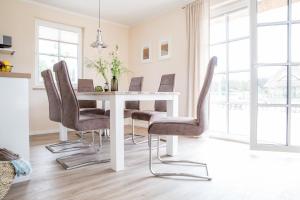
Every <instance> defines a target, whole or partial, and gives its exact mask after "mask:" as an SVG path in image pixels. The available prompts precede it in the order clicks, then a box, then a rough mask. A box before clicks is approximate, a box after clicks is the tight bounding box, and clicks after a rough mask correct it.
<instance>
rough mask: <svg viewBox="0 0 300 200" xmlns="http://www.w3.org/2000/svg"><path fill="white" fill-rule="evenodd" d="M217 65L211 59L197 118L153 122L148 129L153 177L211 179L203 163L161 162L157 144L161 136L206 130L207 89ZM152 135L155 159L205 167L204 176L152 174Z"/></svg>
mask: <svg viewBox="0 0 300 200" xmlns="http://www.w3.org/2000/svg"><path fill="white" fill-rule="evenodd" d="M216 65H217V57H213V58H211V60H210V62H209V64H208V68H207V72H206V77H205V80H204V83H203V87H202V89H201V92H200V95H199V99H198V105H197V118H196V119H193V118H180V117H179V118H171V117H170V118H164V119H160V120H158V121H154V122H153V123H152V124H151V125H150V126H149V129H148V133H149V169H150V172H151V173H152V174H153V175H155V176H187V177H194V178H200V179H204V180H211V178H210V177H209V176H208V170H207V165H206V164H204V163H198V162H192V161H170V160H168V161H167V160H162V159H161V158H160V155H159V148H160V145H159V142H160V138H159V137H160V136H161V135H177V136H199V135H201V134H202V133H203V132H204V131H205V130H206V128H207V122H206V114H205V113H206V112H205V111H206V106H205V105H206V101H207V96H208V92H209V88H210V85H211V82H212V78H213V74H214V68H215V66H216ZM152 135H157V136H158V139H157V141H158V144H157V157H158V159H159V160H160V161H161V162H162V163H164V164H168V163H175V162H178V163H190V164H194V165H200V166H202V167H205V169H206V176H199V175H194V174H189V173H157V172H154V171H153V169H152V144H151V143H152V140H151V138H152Z"/></svg>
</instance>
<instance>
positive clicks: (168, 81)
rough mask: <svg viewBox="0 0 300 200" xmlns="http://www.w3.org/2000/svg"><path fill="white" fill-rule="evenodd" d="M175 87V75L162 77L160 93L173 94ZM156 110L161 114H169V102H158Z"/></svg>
mask: <svg viewBox="0 0 300 200" xmlns="http://www.w3.org/2000/svg"><path fill="white" fill-rule="evenodd" d="M174 86H175V74H165V75H162V77H161V80H160V85H159V89H158V92H173V91H174ZM154 110H155V111H159V112H167V102H166V101H160V100H156V101H155V103H154Z"/></svg>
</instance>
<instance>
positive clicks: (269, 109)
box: [251, 0, 300, 150]
mask: <svg viewBox="0 0 300 200" xmlns="http://www.w3.org/2000/svg"><path fill="white" fill-rule="evenodd" d="M251 21H252V22H251V33H252V48H251V49H252V70H251V72H252V73H251V80H252V81H251V94H252V95H251V102H252V103H251V147H252V148H253V149H270V150H277V149H279V150H299V149H300V148H298V147H297V146H300V0H257V1H255V0H254V1H251Z"/></svg>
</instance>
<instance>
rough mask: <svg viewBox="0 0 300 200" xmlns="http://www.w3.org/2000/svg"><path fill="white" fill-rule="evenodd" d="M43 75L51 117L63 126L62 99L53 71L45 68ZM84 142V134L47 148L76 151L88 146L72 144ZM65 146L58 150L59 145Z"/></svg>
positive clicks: (57, 151)
mask: <svg viewBox="0 0 300 200" xmlns="http://www.w3.org/2000/svg"><path fill="white" fill-rule="evenodd" d="M41 75H42V77H43V80H44V85H45V89H46V93H47V97H48V102H49V119H50V120H51V121H53V122H57V123H59V125H60V126H61V99H60V96H59V93H58V91H57V88H56V86H55V83H54V80H53V76H52V72H51V70H49V69H48V70H45V71H42V72H41ZM77 143H82V135H81V138H80V139H79V140H76V141H69V140H68V141H63V142H59V143H56V144H50V145H47V146H46V148H47V149H48V150H49V151H51V152H52V153H61V152H69V151H76V150H79V149H82V148H87V146H82V145H81V146H78V145H77V146H71V147H69V145H73V144H77ZM61 146H62V147H63V148H61V149H59V150H56V148H57V147H61Z"/></svg>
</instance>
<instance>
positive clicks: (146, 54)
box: [141, 44, 151, 63]
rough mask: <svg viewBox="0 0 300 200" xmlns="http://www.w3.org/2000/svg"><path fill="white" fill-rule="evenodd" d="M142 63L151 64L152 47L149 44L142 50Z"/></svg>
mask: <svg viewBox="0 0 300 200" xmlns="http://www.w3.org/2000/svg"><path fill="white" fill-rule="evenodd" d="M141 51H142V52H141V61H142V63H150V62H151V47H150V45H149V44H147V45H144V46H143V47H142V50H141Z"/></svg>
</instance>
